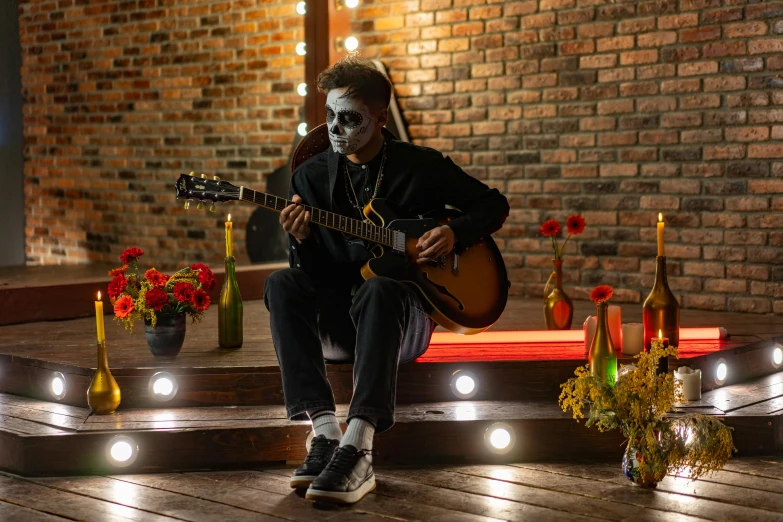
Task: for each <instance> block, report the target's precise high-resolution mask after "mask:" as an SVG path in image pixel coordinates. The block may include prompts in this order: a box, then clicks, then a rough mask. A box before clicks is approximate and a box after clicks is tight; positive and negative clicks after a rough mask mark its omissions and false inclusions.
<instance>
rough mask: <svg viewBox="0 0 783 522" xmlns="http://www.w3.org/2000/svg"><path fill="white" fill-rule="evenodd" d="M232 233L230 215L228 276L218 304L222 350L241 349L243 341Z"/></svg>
mask: <svg viewBox="0 0 783 522" xmlns="http://www.w3.org/2000/svg"><path fill="white" fill-rule="evenodd" d="M232 231H233V223H232V222H231V214H229V215H228V221H226V276H225V280H224V281H223V288H222V290H221V291H220V302H219V303H218V344H219V345H220V347H221V348H241V347H242V341H243V309H242V296H241V295H240V294H239V285H238V284H237V277H236V266H235V260H234V245H233V237H232Z"/></svg>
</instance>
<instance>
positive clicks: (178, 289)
mask: <svg viewBox="0 0 783 522" xmlns="http://www.w3.org/2000/svg"><path fill="white" fill-rule="evenodd" d="M195 290H196V289H195V288H193V285H191V284H190V283H177V284H176V285H174V297H176V298H177V301H179V302H180V303H189V302H191V301H192V300H193V292H194V291H195Z"/></svg>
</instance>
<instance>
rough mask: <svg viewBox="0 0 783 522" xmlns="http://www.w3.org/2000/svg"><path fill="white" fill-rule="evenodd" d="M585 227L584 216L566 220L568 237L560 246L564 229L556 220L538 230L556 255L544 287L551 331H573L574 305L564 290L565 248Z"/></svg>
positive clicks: (548, 327)
mask: <svg viewBox="0 0 783 522" xmlns="http://www.w3.org/2000/svg"><path fill="white" fill-rule="evenodd" d="M585 226H586V223H585V219H584V218H583V217H582V216H578V215H573V216H569V217H568V219H567V220H566V230H567V231H568V236H566V238H565V240H564V241H563V243H562V244H558V242H557V236H559V235H560V233H561V232H562V231H563V228H562V227H561V226H560V223H558V222H557V221H556V220H554V219H550V220H549V221H545V222H544V223H543V224H542V225H541V228H540V229H538V232H539V234H541V235H542V236H545V237H548V238H550V239H551V240H552V249H553V250H554V254H555V257H554V258H553V259H552V265H553V269H552V274H550V276H549V279H548V280H547V282H546V286H545V287H544V319H545V320H546V327H547V329H549V330H570V329H571V322H572V321H573V319H574V305H573V303H572V302H571V298H569V297H568V295H566V293H565V291H564V290H563V248H564V247H565V245H566V243H568V240H569V239H571V236H576V235H579V234H581V233H582V232H584V230H585ZM553 282H554V288H553V289H552V291H551V292H549V285H550V284H552V283H553Z"/></svg>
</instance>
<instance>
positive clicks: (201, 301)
mask: <svg viewBox="0 0 783 522" xmlns="http://www.w3.org/2000/svg"><path fill="white" fill-rule="evenodd" d="M209 302H210V301H209V295H207V293H206V292H205V291H204V290H202V289H200V288H199V289H198V290H196V291H195V292H193V308H195V309H196V310H197V311H199V312H203V311H204V310H206V309H207V308H209Z"/></svg>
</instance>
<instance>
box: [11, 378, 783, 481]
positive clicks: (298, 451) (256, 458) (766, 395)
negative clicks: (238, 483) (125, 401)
mask: <svg viewBox="0 0 783 522" xmlns="http://www.w3.org/2000/svg"><path fill="white" fill-rule="evenodd" d="M781 388H783V373H779V374H776V375H774V376H769V377H766V378H763V379H759V380H757V381H755V382H753V383H748V384H745V385H737V386H731V387H727V388H724V389H721V390H718V391H715V392H709V393H707V394H705V395H704V397H703V399H702V401H700V402H699V403H696V404H691V405H690V408H691V411H698V412H700V413H705V414H711V415H716V416H718V417H720V418H722V419H723V420H724V422H726V424H727V425H729V426H730V427H732V428H733V430H734V431H733V437H734V444H735V446H736V447H737V448H738V449H739V451H740V453H741V454H753V453H755V454H758V453H774V452H777V451H780V450H781V449H783V435H782V434H783V417H781V414H783V410H781V409H780V404H779V403H780V401H781V397H783V391H781ZM727 398H728V399H727ZM727 400H728V402H727ZM721 408H726V409H727V410H728V411H726V410H723V409H721ZM337 413H338V417H340V418H341V419H344V418H345V415H346V414H347V406H345V405H341V406H339V407H338V412H337ZM496 423H504V424H505V429H507V430H509V431H512V432H513V433H514V435H515V441H516V442H515V444H514V445H513V448H512V449H511V451H509V452H508V453H506V454H503V455H497V454H495V453H493V452H492V451H490V449H489V448H488V446H487V445H486V444H485V436H486V434H487V431H488V429H490V428H491V427H492V426H493V425H495V424H496ZM310 429H311V426H310V424H309V423H308V422H290V421H288V420H287V418H286V414H285V408H284V407H282V406H236V407H224V406H223V407H214V406H213V407H198V408H166V409H137V410H126V411H118V412H117V413H115V414H114V415H108V416H98V415H91V414H90V412H89V410H87V409H85V408H79V407H74V406H68V405H63V404H59V403H52V402H46V401H38V400H35V399H29V398H25V397H18V396H13V395H8V394H0V469H3V470H5V471H10V472H14V473H19V474H22V475H68V474H78V473H96V474H105V473H119V472H123V473H125V472H131V473H135V472H162V471H177V470H195V469H232V468H249V467H253V466H258V465H261V464H262V463H268V462H281V461H299V460H301V459H303V458H304V456H305V446H304V442H305V440H306V438H307V436H308V434H309V432H310ZM117 436H127V437H130V438H131V439H132V440H133V441H134V442H133V444H135V445H138V449H139V452H138V458H137V459H136V460H135V462H134V463H133V464H132V466H131V467H129V468H117V467H115V466H112V465H111V464H110V463H109V461H108V460H107V457H106V451H107V445H109V444H111V443H112V441H113V439H114V438H115V437H117ZM376 440H377V442H376V449H377V450H378V457H377V459H378V462H379V463H383V462H395V463H419V462H425V461H449V462H452V463H454V462H465V463H491V462H524V461H537V460H546V459H574V458H598V457H608V458H619V457H618V455H619V453H620V452H621V451H622V447H623V440H622V436H621V435H620V434H619V432H610V433H599V432H598V431H597V430H596V429H587V428H585V427H584V425H583V424H580V423H577V422H576V421H574V420H573V419H572V418H571V417H570V416H569V415H568V414H566V413H564V412H562V411H561V410H560V408H559V407H558V405H557V402H556V401H553V400H550V401H461V402H453V401H452V402H432V403H418V404H408V405H400V406H399V407H398V408H397V412H396V424H395V425H394V427H393V428H392V429H391V430H389V431H387V432H385V433H382V434H379V435H378V437H377V439H376Z"/></svg>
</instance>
